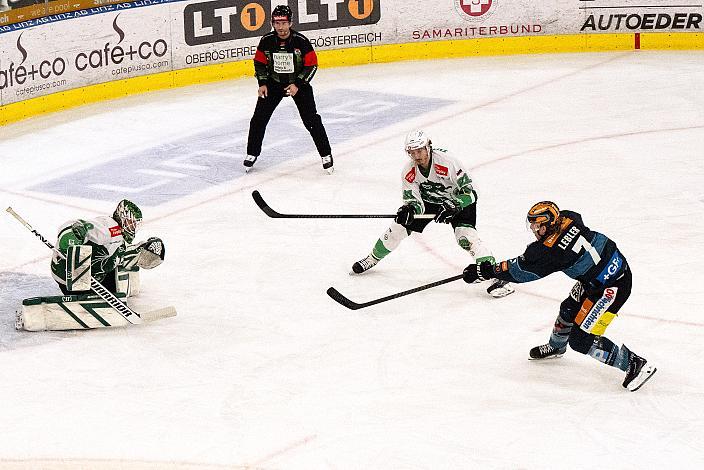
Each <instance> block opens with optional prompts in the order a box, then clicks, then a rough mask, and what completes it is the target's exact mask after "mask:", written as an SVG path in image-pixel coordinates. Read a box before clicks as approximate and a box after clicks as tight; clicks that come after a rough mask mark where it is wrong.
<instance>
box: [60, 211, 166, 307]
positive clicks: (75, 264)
mask: <svg viewBox="0 0 704 470" xmlns="http://www.w3.org/2000/svg"><path fill="white" fill-rule="evenodd" d="M141 223H142V211H141V210H140V209H139V207H137V205H136V204H134V203H133V202H131V201H128V200H127V199H123V200H122V201H120V202H119V203H118V205H117V207H116V209H115V211H114V213H113V215H112V217H108V216H99V217H94V218H91V219H77V220H70V221H67V222H65V223H64V224H62V225H61V227H60V228H59V235H58V241H57V243H56V247H55V250H56V251H60V252H61V253H62V254H63V255H64V257H61V256H60V255H59V254H58V253H56V252H55V253H54V256H53V258H52V260H51V273H52V276H53V277H54V280H56V282H57V283H58V284H59V287H60V288H61V291H62V292H63V293H64V294H66V295H70V294H76V293H83V292H86V291H88V290H89V289H90V283H89V281H90V277H89V276H86V275H85V274H88V273H89V274H90V276H92V277H93V278H95V280H97V281H98V282H100V283H102V284H103V285H104V286H105V287H106V288H107V289H108V290H110V291H111V292H113V293H115V292H116V291H119V290H120V289H118V284H119V279H118V271H119V270H120V269H122V270H124V271H130V270H134V269H136V267H141V268H146V269H151V268H154V267H156V266H158V265H159V264H161V262H162V261H163V260H164V256H165V249H164V243H163V241H162V240H161V239H159V238H157V237H152V238H149V239H148V240H147V241H146V242H142V243H135V244H132V243H133V242H134V238H135V235H136V233H137V228H138V227H139V226H140V225H141ZM88 266H90V271H88V270H87V267H88ZM125 293H126V294H128V293H127V292H125Z"/></svg>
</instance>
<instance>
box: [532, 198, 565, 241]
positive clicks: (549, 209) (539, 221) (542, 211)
mask: <svg viewBox="0 0 704 470" xmlns="http://www.w3.org/2000/svg"><path fill="white" fill-rule="evenodd" d="M560 220H561V216H560V209H559V208H558V207H557V204H555V203H554V202H551V201H541V202H538V203H536V204H533V207H531V208H530V209H529V210H528V215H527V216H526V224H527V225H528V228H530V230H531V231H532V232H533V234H534V235H535V237H536V238H537V239H538V240H541V239H542V238H545V237H548V236H550V235H552V234H553V233H554V232H556V231H557V229H558V228H559V227H560ZM543 227H545V232H544V233H542V234H541V233H540V231H541V230H542V228H543Z"/></svg>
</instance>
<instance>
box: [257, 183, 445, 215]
mask: <svg viewBox="0 0 704 470" xmlns="http://www.w3.org/2000/svg"><path fill="white" fill-rule="evenodd" d="M252 198H253V199H254V202H255V203H256V204H257V205H258V206H259V208H260V209H261V210H262V211H264V213H265V214H266V215H268V216H269V217H271V218H273V219H393V218H395V217H396V214H282V213H281V212H276V211H275V210H274V209H272V208H271V207H270V206H269V204H267V203H266V201H265V200H264V198H263V197H262V195H261V194H259V191H257V190H254V191H252ZM433 218H435V214H418V215H416V216H415V217H414V219H433Z"/></svg>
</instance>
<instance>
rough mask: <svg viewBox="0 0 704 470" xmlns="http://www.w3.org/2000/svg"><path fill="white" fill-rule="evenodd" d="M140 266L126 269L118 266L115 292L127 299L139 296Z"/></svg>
mask: <svg viewBox="0 0 704 470" xmlns="http://www.w3.org/2000/svg"><path fill="white" fill-rule="evenodd" d="M139 290H140V282H139V266H134V267H133V268H131V269H125V268H123V267H122V266H118V267H117V269H115V292H116V293H118V294H124V295H125V297H134V296H136V295H137V294H139Z"/></svg>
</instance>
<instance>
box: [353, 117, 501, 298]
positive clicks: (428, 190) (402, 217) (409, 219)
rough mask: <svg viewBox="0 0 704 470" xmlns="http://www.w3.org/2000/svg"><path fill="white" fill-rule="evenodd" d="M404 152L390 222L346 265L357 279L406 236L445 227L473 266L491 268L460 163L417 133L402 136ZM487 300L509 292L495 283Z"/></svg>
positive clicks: (469, 181)
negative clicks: (397, 202) (399, 200)
mask: <svg viewBox="0 0 704 470" xmlns="http://www.w3.org/2000/svg"><path fill="white" fill-rule="evenodd" d="M405 151H406V153H407V154H408V156H409V157H410V159H411V161H410V162H408V163H407V164H406V165H405V166H404V169H403V173H402V175H403V205H402V206H401V207H400V208H399V209H398V212H397V214H396V217H395V219H394V222H393V223H392V224H391V226H390V227H389V228H388V229H387V230H386V232H385V233H384V234H383V235H382V236H381V238H379V239H378V240H377V242H376V244H375V245H374V248H373V249H372V252H371V253H370V254H369V255H368V256H367V257H366V258H363V259H361V260H359V261H357V262H356V263H354V264H353V265H352V273H354V274H361V273H363V272H365V271H368V270H369V269H371V268H373V267H374V266H376V264H377V263H378V262H379V261H380V260H382V259H383V258H384V257H386V256H387V255H388V254H389V253H391V252H392V251H393V250H394V249H396V248H397V247H398V246H399V245H400V244H401V242H402V241H403V240H404V239H405V238H406V237H408V236H409V235H410V234H411V232H418V233H420V232H422V231H423V230H424V229H425V227H426V226H427V225H428V224H429V223H430V222H432V221H435V222H438V223H446V224H450V225H451V226H452V228H453V229H454V231H455V237H456V239H457V243H458V244H459V246H460V247H461V248H462V249H463V250H465V251H467V252H468V253H469V254H470V255H471V256H472V258H474V260H475V262H476V263H477V264H480V263H482V262H483V261H488V262H490V263H492V264H493V263H494V262H495V260H494V256H493V255H492V253H491V251H490V250H489V248H488V247H487V246H486V245H485V244H484V243H483V242H482V240H481V239H480V238H479V234H478V233H477V230H476V219H477V192H476V191H475V190H474V188H473V187H472V179H471V177H470V175H469V174H468V173H467V172H466V171H465V170H464V168H463V165H462V164H461V163H460V161H459V160H458V159H457V158H455V157H454V156H452V155H451V154H450V153H449V152H448V151H447V150H444V149H440V148H435V147H433V146H432V142H431V140H430V138H429V137H428V135H427V134H426V133H425V132H424V131H422V130H414V131H411V132H409V133H408V135H407V136H406V141H405ZM426 213H427V214H436V215H435V217H434V218H433V219H420V218H418V219H416V218H415V216H416V215H419V214H426ZM487 292H488V293H489V294H491V295H492V296H493V297H505V296H507V295H509V294H511V293H513V292H514V289H513V287H512V286H511V285H510V284H509V283H507V282H505V281H500V280H497V281H496V282H494V283H493V284H491V285H490V286H489V287H488V288H487Z"/></svg>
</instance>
